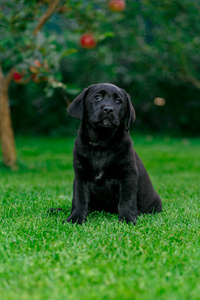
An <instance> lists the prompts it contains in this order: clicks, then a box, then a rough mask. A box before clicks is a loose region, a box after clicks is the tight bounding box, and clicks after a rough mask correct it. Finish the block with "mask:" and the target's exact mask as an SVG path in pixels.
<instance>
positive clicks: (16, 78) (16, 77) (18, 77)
mask: <svg viewBox="0 0 200 300" xmlns="http://www.w3.org/2000/svg"><path fill="white" fill-rule="evenodd" d="M22 78H23V75H22V74H20V73H18V72H15V73H14V74H13V80H14V81H15V82H20V81H21V80H22Z"/></svg>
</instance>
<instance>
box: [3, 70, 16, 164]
mask: <svg viewBox="0 0 200 300" xmlns="http://www.w3.org/2000/svg"><path fill="white" fill-rule="evenodd" d="M13 72H14V70H13V69H12V70H11V71H10V72H9V74H8V75H7V76H6V77H5V78H4V76H3V72H2V69H1V66H0V140H1V148H2V157H3V163H4V164H5V165H6V166H7V167H9V168H11V169H12V170H14V169H16V168H17V163H16V147H15V140H14V132H13V128H12V122H11V114H10V107H9V100H8V90H9V85H10V82H11V80H12V75H13Z"/></svg>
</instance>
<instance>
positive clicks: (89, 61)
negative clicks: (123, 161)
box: [0, 0, 200, 136]
mask: <svg viewBox="0 0 200 300" xmlns="http://www.w3.org/2000/svg"><path fill="white" fill-rule="evenodd" d="M53 2H55V1H53ZM58 2H59V3H58V6H57V8H56V9H55V11H54V13H53V14H52V16H51V17H50V18H49V19H48V20H47V21H46V22H45V24H44V25H43V26H42V27H41V29H40V31H38V33H37V34H36V35H34V34H33V31H34V29H35V28H36V27H37V24H38V22H39V21H40V18H41V17H42V15H43V14H44V13H45V12H46V10H47V9H48V7H49V6H50V3H51V1H48V0H40V1H25V0H22V1H17V0H14V1H13V0H12V1H9V3H7V1H2V0H1V1H0V3H1V4H0V10H1V18H2V22H1V24H0V35H1V38H0V39H1V48H0V53H1V54H0V61H1V62H2V66H3V70H4V73H5V74H6V73H7V72H8V71H9V70H10V68H11V67H13V66H15V67H16V70H17V71H16V72H17V73H19V74H22V76H23V78H22V79H21V78H20V80H13V81H12V82H11V84H10V88H9V101H10V108H11V115H12V123H13V127H14V131H15V133H20V134H47V135H54V136H55V135H58V136H59V135H72V134H75V133H76V132H77V128H78V125H79V122H78V121H77V120H73V119H72V118H71V117H70V116H69V115H68V113H67V106H68V105H69V103H70V102H71V101H72V100H73V99H74V98H75V97H76V96H77V95H78V93H79V92H80V91H81V90H82V89H83V88H85V87H87V86H88V85H90V84H93V83H99V82H110V83H114V84H116V85H118V86H120V87H121V88H124V89H125V90H126V91H127V92H128V93H129V94H130V95H131V98H132V102H133V105H134V106H135V109H136V115H137V121H136V123H135V125H134V129H135V130H139V131H141V132H144V133H148V132H156V133H166V134H171V135H184V136H189V135H190V136H194V135H198V134H199V131H200V121H199V114H200V92H199V91H200V55H199V48H200V22H199V15H200V1H192V0H175V1H171V0H163V1H161V2H160V1H156V0H151V1H148V0H127V1H120V0H118V1H114V2H118V5H119V9H117V11H116V9H113V8H112V7H111V6H110V2H112V1H105V0H101V1H100V0H99V1H88V0H82V1H78V0H74V1H58ZM120 2H124V3H125V7H123V6H122V7H120ZM83 34H88V35H90V36H91V38H92V39H93V40H94V41H95V42H94V43H93V44H92V42H90V44H89V46H87V45H86V47H85V46H84V45H83V44H81V37H82V35H83ZM88 48H91V49H88ZM36 61H37V62H38V61H39V62H40V64H41V65H39V67H38V68H37V67H36V66H35V62H36ZM36 65H37V63H36ZM30 66H34V67H36V69H37V71H36V72H34V71H33V70H32V71H31V68H30ZM38 78H39V79H38ZM54 80H55V81H54ZM20 81H21V82H20ZM52 82H53V84H52ZM60 82H61V83H62V84H63V85H62V84H61V85H59V83H60ZM54 83H56V84H54Z"/></svg>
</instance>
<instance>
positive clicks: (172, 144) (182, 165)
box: [0, 136, 200, 300]
mask: <svg viewBox="0 0 200 300" xmlns="http://www.w3.org/2000/svg"><path fill="white" fill-rule="evenodd" d="M73 143H74V139H73V138H41V137H40V138H37V137H33V138H30V137H18V138H17V149H18V158H19V164H20V168H19V171H16V172H14V173H11V172H10V171H8V170H6V169H5V168H4V167H3V166H2V165H1V166H0V176H1V180H0V203H1V205H0V210H1V212H0V227H1V228H0V297H1V299H3V300H7V299H12V300H13V299H15V300H16V299H17V300H18V299H20V300H23V299H28V300H31V299H39V300H40V299H45V300H46V299H48V300H49V299H67V300H76V299H81V300H90V299H94V300H96V299H97V300H98V299H103V300H110V299H114V300H118V299H119V300H123V299H127V300H132V299H138V300H142V299H144V300H147V299H152V300H155V299H159V300H160V299H170V300H173V299H177V300H180V299H188V300H190V299H192V300H195V299H198V300H199V299H200V281H199V278H200V189H199V185H200V180H199V177H200V139H175V138H169V137H164V138H161V137H152V136H147V137H146V136H142V137H140V136H136V137H135V138H134V146H135V149H136V151H137V152H138V154H139V155H140V157H141V158H142V160H143V162H144V164H145V166H146V168H147V170H148V172H149V174H150V177H151V179H152V181H153V185H154V187H155V188H156V190H157V191H158V193H159V194H160V196H161V198H162V200H163V212H162V213H161V214H156V215H153V216H152V215H143V216H140V217H139V218H138V221H137V224H136V226H135V227H134V226H133V225H127V224H124V223H119V222H118V217H117V215H111V214H105V213H93V214H91V215H89V217H88V219H87V222H86V223H85V224H84V225H83V226H79V225H72V224H69V223H66V224H64V225H63V224H62V220H63V219H65V218H66V216H65V215H64V213H63V212H59V213H58V214H57V215H56V216H51V217H50V216H48V215H47V213H46V211H47V209H48V208H50V207H63V208H65V207H67V208H70V207H71V198H72V182H73V176H74V175H73V168H72V149H73Z"/></svg>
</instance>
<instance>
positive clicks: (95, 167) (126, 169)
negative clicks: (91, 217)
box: [66, 83, 162, 224]
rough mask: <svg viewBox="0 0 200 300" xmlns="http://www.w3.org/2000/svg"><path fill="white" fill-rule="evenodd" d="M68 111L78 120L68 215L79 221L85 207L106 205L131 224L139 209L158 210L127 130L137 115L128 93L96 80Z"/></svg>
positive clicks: (158, 207)
mask: <svg viewBox="0 0 200 300" xmlns="http://www.w3.org/2000/svg"><path fill="white" fill-rule="evenodd" d="M68 111H69V114H70V115H72V116H73V117H76V118H79V119H80V120H81V121H82V124H81V127H80V130H79V134H78V137H77V139H76V141H75V147H74V151H73V155H74V160H73V165H74V171H75V178H74V184H73V200H72V212H71V215H70V216H69V217H68V219H67V220H66V221H67V222H71V221H72V223H75V222H77V223H79V224H82V222H83V221H85V218H86V216H87V214H88V211H90V210H91V211H96V210H98V211H101V210H104V211H106V212H111V213H118V214H119V221H126V222H132V223H133V224H135V222H136V218H137V215H138V214H140V213H154V212H160V211H161V209H162V203H161V199H160V197H159V196H158V194H157V192H156V191H155V190H154V188H153V186H152V183H151V180H150V178H149V175H148V173H147V171H146V169H145V167H144V165H143V163H142V161H141V160H140V158H139V156H138V155H137V153H136V152H135V150H134V148H133V145H132V140H131V138H130V135H129V132H128V129H129V128H130V126H131V125H132V124H133V122H134V120H135V110H134V108H133V106H132V104H131V100H130V97H129V95H128V94H127V93H126V92H125V91H124V90H122V89H120V88H118V87H117V86H115V85H112V84H108V83H102V84H95V85H92V86H90V87H88V88H87V89H85V90H84V91H83V92H82V93H81V94H80V95H79V96H78V97H77V98H76V99H75V100H74V101H73V102H72V104H71V105H70V106H69V110H68Z"/></svg>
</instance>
